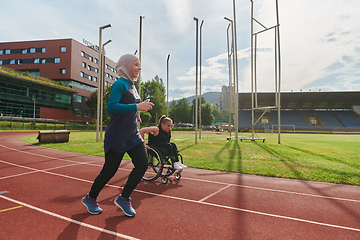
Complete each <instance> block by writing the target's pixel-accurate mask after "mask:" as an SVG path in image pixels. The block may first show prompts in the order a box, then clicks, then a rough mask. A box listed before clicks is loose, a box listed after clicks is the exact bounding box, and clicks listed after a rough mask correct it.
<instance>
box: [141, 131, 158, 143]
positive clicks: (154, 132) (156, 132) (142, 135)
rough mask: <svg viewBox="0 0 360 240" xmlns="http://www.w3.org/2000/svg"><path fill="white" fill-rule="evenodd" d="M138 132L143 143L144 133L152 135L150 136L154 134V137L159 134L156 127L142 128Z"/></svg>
mask: <svg viewBox="0 0 360 240" xmlns="http://www.w3.org/2000/svg"><path fill="white" fill-rule="evenodd" d="M139 132H140V135H141V137H142V139H143V140H144V142H145V137H144V135H145V133H152V134H154V136H156V135H158V134H159V128H158V127H144V128H141V129H140V130H139Z"/></svg>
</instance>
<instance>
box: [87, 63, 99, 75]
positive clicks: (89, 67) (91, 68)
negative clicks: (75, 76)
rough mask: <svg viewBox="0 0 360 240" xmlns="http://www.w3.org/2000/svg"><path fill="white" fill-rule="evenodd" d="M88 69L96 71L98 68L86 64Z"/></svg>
mask: <svg viewBox="0 0 360 240" xmlns="http://www.w3.org/2000/svg"><path fill="white" fill-rule="evenodd" d="M88 70H90V71H93V72H96V73H97V72H98V69H97V68H94V67H92V66H90V65H88Z"/></svg>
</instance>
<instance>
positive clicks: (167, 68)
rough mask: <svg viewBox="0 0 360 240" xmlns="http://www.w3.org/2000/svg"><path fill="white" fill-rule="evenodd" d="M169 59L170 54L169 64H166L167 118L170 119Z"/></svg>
mask: <svg viewBox="0 0 360 240" xmlns="http://www.w3.org/2000/svg"><path fill="white" fill-rule="evenodd" d="M169 59H170V54H169V55H168V57H167V62H166V63H167V64H166V105H167V108H166V116H167V117H169Z"/></svg>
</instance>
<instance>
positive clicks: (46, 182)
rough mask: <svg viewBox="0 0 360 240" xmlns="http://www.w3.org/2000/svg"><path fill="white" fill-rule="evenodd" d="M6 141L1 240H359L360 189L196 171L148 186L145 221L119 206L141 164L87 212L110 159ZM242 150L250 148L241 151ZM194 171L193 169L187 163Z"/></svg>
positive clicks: (141, 207) (140, 201)
mask: <svg viewBox="0 0 360 240" xmlns="http://www.w3.org/2000/svg"><path fill="white" fill-rule="evenodd" d="M29 134H35V133H34V132H33V133H29V132H27V133H24V132H0V221H1V224H0V239H2V240H3V239H37V240H38V239H66V240H71V239H360V187H355V186H347V185H336V184H327V183H319V182H308V181H298V180H288V179H278V178H268V177H260V176H252V175H244V174H236V173H225V172H216V171H209V170H201V169H192V168H188V169H186V170H184V172H183V173H182V175H183V177H182V178H181V180H180V181H176V180H174V178H173V177H171V179H170V180H169V182H168V183H167V184H166V185H164V184H162V183H161V181H160V179H159V180H157V181H155V182H145V181H141V183H140V184H139V186H138V187H137V188H136V190H135V191H134V192H133V194H132V199H133V200H132V203H133V206H134V208H135V209H136V212H137V215H136V216H135V217H134V218H129V217H126V216H125V215H124V214H123V213H122V211H121V210H120V209H118V208H117V207H116V206H115V205H114V204H113V201H114V199H115V198H116V197H117V196H118V194H119V192H120V191H119V188H121V187H122V186H123V185H124V184H125V181H126V179H127V175H128V174H129V171H130V169H131V168H132V164H131V162H130V161H123V163H122V165H121V166H120V168H119V171H118V173H117V174H116V175H115V177H114V178H113V179H112V180H111V181H110V182H109V184H108V185H107V186H106V187H105V188H104V189H103V190H102V192H101V193H100V195H99V198H98V200H99V204H100V206H101V207H102V208H103V210H104V212H103V213H102V214H100V215H90V214H89V213H87V211H86V208H85V207H84V206H83V204H82V203H81V201H80V200H81V198H82V197H83V196H84V195H85V194H86V193H87V192H88V190H89V188H90V186H91V184H92V181H93V180H94V178H95V177H96V176H97V174H98V173H99V171H100V170H101V167H102V164H103V158H102V157H94V156H89V155H84V154H78V153H71V152H63V151H57V150H51V149H46V148H43V147H39V146H32V145H29V144H26V143H24V142H21V141H20V140H19V139H20V138H22V137H24V136H26V135H29ZM240 147H241V144H240ZM185 163H186V159H185Z"/></svg>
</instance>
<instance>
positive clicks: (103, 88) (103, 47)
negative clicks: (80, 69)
mask: <svg viewBox="0 0 360 240" xmlns="http://www.w3.org/2000/svg"><path fill="white" fill-rule="evenodd" d="M110 42H111V39H110V40H108V41H107V42H106V43H104V44H103V45H102V48H101V51H102V54H101V63H102V64H101V71H102V73H101V76H102V83H101V89H100V93H101V95H100V106H101V107H100V139H102V132H103V115H104V90H105V81H104V72H105V71H104V70H105V45H106V44H108V43H110Z"/></svg>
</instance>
